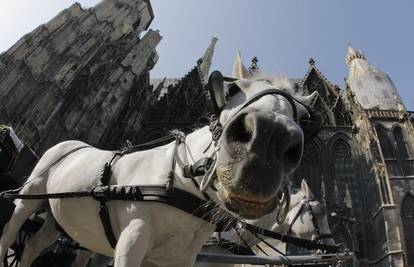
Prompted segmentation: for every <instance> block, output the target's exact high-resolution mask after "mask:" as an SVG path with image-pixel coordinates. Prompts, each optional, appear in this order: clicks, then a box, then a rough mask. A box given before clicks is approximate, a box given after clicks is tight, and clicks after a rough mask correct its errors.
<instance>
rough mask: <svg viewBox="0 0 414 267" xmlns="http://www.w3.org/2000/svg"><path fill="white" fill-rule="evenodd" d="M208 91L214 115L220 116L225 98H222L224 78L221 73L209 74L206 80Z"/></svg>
mask: <svg viewBox="0 0 414 267" xmlns="http://www.w3.org/2000/svg"><path fill="white" fill-rule="evenodd" d="M208 91H209V93H210V98H211V101H212V103H213V108H214V111H215V112H216V114H220V112H221V110H222V109H223V107H224V106H225V105H226V98H225V96H224V78H223V75H222V74H221V72H219V71H214V72H213V73H211V74H210V77H209V79H208Z"/></svg>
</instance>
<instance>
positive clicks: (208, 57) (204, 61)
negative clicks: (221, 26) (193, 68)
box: [198, 36, 218, 81]
mask: <svg viewBox="0 0 414 267" xmlns="http://www.w3.org/2000/svg"><path fill="white" fill-rule="evenodd" d="M217 41H218V38H217V37H216V36H214V37H213V38H212V39H211V42H210V45H209V46H208V48H207V50H206V51H205V52H204V55H203V57H202V58H200V59H199V61H198V65H199V69H200V74H201V78H202V79H203V81H207V80H208V74H209V72H210V67H211V62H212V61H213V55H214V48H215V46H216V43H217Z"/></svg>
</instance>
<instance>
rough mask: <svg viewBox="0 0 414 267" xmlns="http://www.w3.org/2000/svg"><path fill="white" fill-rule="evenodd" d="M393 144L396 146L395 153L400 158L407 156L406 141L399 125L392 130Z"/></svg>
mask: <svg viewBox="0 0 414 267" xmlns="http://www.w3.org/2000/svg"><path fill="white" fill-rule="evenodd" d="M393 134H394V139H395V144H396V146H397V153H398V156H399V157H400V158H403V159H406V158H409V155H408V150H407V143H406V142H405V138H404V134H403V131H402V129H401V128H400V127H395V129H394V131H393Z"/></svg>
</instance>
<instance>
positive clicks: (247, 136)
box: [227, 114, 254, 143]
mask: <svg viewBox="0 0 414 267" xmlns="http://www.w3.org/2000/svg"><path fill="white" fill-rule="evenodd" d="M253 129H254V119H253V118H250V117H249V116H247V114H243V115H240V116H239V117H237V118H236V119H235V120H234V121H233V122H231V124H230V125H229V128H228V131H227V137H228V140H229V141H233V142H239V143H248V142H249V141H250V140H251V139H252V135H253Z"/></svg>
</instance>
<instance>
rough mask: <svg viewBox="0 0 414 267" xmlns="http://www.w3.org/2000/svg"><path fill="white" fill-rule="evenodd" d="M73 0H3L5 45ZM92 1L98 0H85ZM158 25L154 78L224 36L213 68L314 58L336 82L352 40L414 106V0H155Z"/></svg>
mask: <svg viewBox="0 0 414 267" xmlns="http://www.w3.org/2000/svg"><path fill="white" fill-rule="evenodd" d="M73 2H74V1H70V0H38V1H33V0H13V1H11V0H1V1H0V36H1V37H0V51H4V50H6V49H7V48H8V47H10V46H11V45H12V44H13V43H14V42H16V41H17V40H18V39H19V38H20V37H21V36H22V35H23V34H24V33H27V32H30V31H31V30H33V29H34V28H35V27H36V26H38V25H39V24H41V23H44V22H46V21H48V20H49V19H50V18H52V17H53V16H54V15H56V14H57V13H58V12H59V11H60V10H62V9H63V8H65V7H68V6H69V5H70V4H72V3H73ZM79 2H80V3H81V4H82V5H84V6H92V5H94V4H96V3H97V2H98V0H81V1H79ZM151 2H152V4H153V8H154V12H155V16H156V18H155V20H154V22H153V24H152V26H151V28H154V29H159V30H160V32H161V35H162V36H163V37H164V38H163V40H162V42H161V44H160V45H159V46H158V49H157V50H158V53H159V55H160V59H159V61H158V64H157V66H156V67H155V68H154V70H153V71H152V77H154V78H158V77H164V76H167V77H181V76H183V75H184V74H185V73H187V72H188V71H189V70H190V68H191V67H193V66H194V64H195V62H196V60H197V58H199V57H200V56H201V55H202V53H203V52H204V50H205V48H206V47H207V46H208V44H209V42H210V39H211V37H212V36H214V35H217V36H218V38H219V41H218V43H217V47H216V53H215V57H214V62H213V66H212V68H213V69H219V70H221V71H223V72H224V73H227V74H229V73H230V72H231V65H232V62H233V58H234V56H235V54H236V52H237V51H241V53H242V57H243V59H244V61H245V62H246V64H248V63H249V62H250V60H251V58H252V57H253V56H257V57H258V58H259V65H260V67H261V68H262V69H263V70H265V71H266V72H268V73H270V74H280V73H281V74H287V75H288V76H290V77H295V78H302V77H303V76H304V74H305V73H306V71H307V68H308V64H307V61H308V59H309V57H313V58H314V59H315V60H316V64H317V67H318V68H319V69H320V70H321V71H322V72H323V73H324V74H325V75H326V77H327V78H328V79H329V80H330V81H332V82H333V83H335V84H338V85H339V86H341V87H343V84H344V82H343V78H344V77H346V76H347V75H348V70H347V68H346V65H345V59H344V58H345V55H346V47H347V44H348V42H351V43H352V45H353V46H354V47H355V48H358V49H361V50H362V51H363V52H364V53H365V56H366V57H367V59H368V61H369V62H370V63H371V64H373V65H374V66H376V67H377V68H379V69H381V70H384V71H385V72H387V73H388V74H389V75H390V76H391V78H392V79H393V81H394V83H395V84H396V86H397V88H398V89H399V92H400V94H401V96H402V97H403V99H404V102H405V103H406V105H407V107H408V108H409V109H410V110H413V109H414V88H413V87H414V86H413V83H414V67H413V63H414V52H413V49H414V31H413V28H414V16H413V14H414V1H412V0H394V1H386V0H364V1H361V0H351V1H350V0H347V1H344V0H313V1H307V0H286V1H280V0H258V1H251V0H225V1H223V0H208V1H207V0H204V1H201V0H174V1H172V0H152V1H151Z"/></svg>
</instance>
